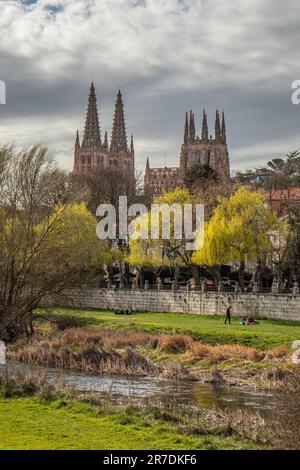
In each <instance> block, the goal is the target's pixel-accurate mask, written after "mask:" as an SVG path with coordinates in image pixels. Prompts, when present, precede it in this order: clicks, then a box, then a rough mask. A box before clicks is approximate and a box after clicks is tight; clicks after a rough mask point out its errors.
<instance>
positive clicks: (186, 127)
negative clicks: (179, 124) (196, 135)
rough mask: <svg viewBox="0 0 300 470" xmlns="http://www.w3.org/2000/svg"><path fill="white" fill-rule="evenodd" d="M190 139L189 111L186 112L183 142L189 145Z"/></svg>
mask: <svg viewBox="0 0 300 470" xmlns="http://www.w3.org/2000/svg"><path fill="white" fill-rule="evenodd" d="M188 140H189V117H188V113H185V125H184V137H183V144H184V145H187V143H188Z"/></svg>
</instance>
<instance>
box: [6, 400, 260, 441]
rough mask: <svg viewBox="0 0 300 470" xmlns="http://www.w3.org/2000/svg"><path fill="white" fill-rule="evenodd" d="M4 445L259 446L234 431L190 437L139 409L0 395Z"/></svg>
mask: <svg viewBox="0 0 300 470" xmlns="http://www.w3.org/2000/svg"><path fill="white" fill-rule="evenodd" d="M0 416H1V420H0V449H1V450H7V449H13V450H15V449H18V450H21V449H26V450H29V449H58V450H60V449H78V450H81V449H91V450H93V449H97V450H101V449H104V450H107V449H109V450H110V449H111V450H116V449H119V450H124V449H127V450H136V449H144V450H149V449H152V450H156V449H159V450H162V449H164V450H165V449H172V450H176V449H191V450H193V449H255V448H258V446H256V445H255V444H253V443H252V442H251V441H248V440H244V439H241V438H238V437H234V436H229V437H222V436H215V435H205V436H186V435H181V434H179V433H178V432H177V431H176V429H175V427H174V425H172V424H171V423H168V422H166V424H158V423H157V422H155V420H151V419H150V418H149V417H148V418H147V417H145V416H141V415H139V413H137V412H135V411H134V410H132V411H130V410H126V412H122V411H120V412H119V413H113V412H112V413H109V412H106V413H101V410H100V411H99V410H97V408H96V407H94V408H93V407H92V406H90V405H87V404H84V403H80V402H79V403H76V402H71V403H68V402H64V401H58V402H52V403H41V402H38V401H36V400H35V399H31V398H19V399H3V398H2V399H0Z"/></svg>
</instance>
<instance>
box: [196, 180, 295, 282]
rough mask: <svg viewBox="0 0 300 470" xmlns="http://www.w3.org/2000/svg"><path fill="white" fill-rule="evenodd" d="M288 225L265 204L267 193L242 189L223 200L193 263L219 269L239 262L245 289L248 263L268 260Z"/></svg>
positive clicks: (214, 214)
mask: <svg viewBox="0 0 300 470" xmlns="http://www.w3.org/2000/svg"><path fill="white" fill-rule="evenodd" d="M285 233H286V226H285V223H284V222H282V221H280V220H279V219H278V218H277V217H276V216H275V215H274V214H272V213H271V212H270V211H269V209H268V208H267V207H266V206H265V205H264V202H263V194H262V193H260V192H252V191H248V190H247V189H246V188H244V187H241V188H239V189H237V191H236V192H235V193H234V194H233V196H231V198H230V199H227V198H220V201H219V205H218V206H217V208H216V209H215V210H214V212H213V215H212V217H211V219H210V220H209V221H208V222H207V223H206V224H205V228H204V244H203V246H202V248H201V249H200V250H198V251H195V253H194V255H193V261H194V262H195V263H197V264H199V265H207V266H215V265H220V264H225V263H230V262H238V263H239V270H238V274H239V281H240V285H241V286H242V287H243V286H244V272H245V263H246V261H252V262H255V261H261V260H264V261H265V260H267V259H268V257H270V255H272V253H274V251H276V250H277V247H276V246H274V244H273V243H272V240H273V239H274V235H276V239H283V238H284V236H285Z"/></svg>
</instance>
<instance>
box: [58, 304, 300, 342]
mask: <svg viewBox="0 0 300 470" xmlns="http://www.w3.org/2000/svg"><path fill="white" fill-rule="evenodd" d="M50 311H51V313H55V314H61V315H72V316H78V317H81V318H84V319H86V320H88V323H89V324H90V325H94V326H102V327H112V328H126V329H137V330H142V331H146V332H150V333H181V334H188V335H191V336H192V337H193V338H194V339H196V340H198V341H202V342H204V343H209V344H243V345H245V346H250V347H255V348H257V349H270V348H273V347H276V346H287V347H290V346H291V343H292V341H294V340H296V339H300V322H292V321H278V320H260V323H259V325H255V326H245V325H240V324H239V321H240V320H239V319H238V318H233V320H232V325H224V318H223V317H220V316H218V317H217V316H200V315H194V314H184V313H182V314H181V313H138V314H135V315H132V316H129V315H128V316H125V315H124V316H123V315H122V316H121V315H120V316H118V315H114V313H113V312H108V311H97V310H71V309H50Z"/></svg>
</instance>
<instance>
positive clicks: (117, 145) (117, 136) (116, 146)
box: [110, 90, 127, 152]
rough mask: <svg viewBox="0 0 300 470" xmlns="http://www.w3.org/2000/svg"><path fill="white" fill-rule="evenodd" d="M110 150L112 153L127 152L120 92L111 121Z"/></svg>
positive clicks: (119, 92)
mask: <svg viewBox="0 0 300 470" xmlns="http://www.w3.org/2000/svg"><path fill="white" fill-rule="evenodd" d="M110 150H112V151H114V152H119V151H121V152H127V136H126V128H125V119H124V109H123V101H122V95H121V91H120V90H119V91H118V95H117V99H116V105H115V114H114V121H113V129H112V134H111V141H110Z"/></svg>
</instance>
